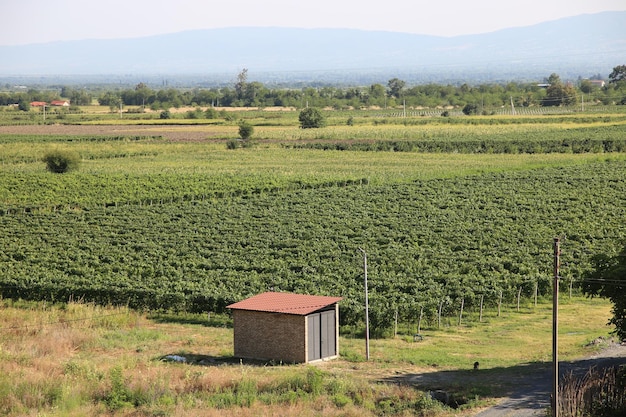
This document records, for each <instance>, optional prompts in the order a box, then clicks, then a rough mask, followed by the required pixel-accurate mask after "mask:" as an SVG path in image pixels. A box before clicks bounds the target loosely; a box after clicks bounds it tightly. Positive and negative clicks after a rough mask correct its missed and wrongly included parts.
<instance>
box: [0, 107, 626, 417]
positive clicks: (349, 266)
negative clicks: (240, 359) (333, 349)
mask: <svg viewBox="0 0 626 417" xmlns="http://www.w3.org/2000/svg"><path fill="white" fill-rule="evenodd" d="M125 116H126V115H125ZM296 116H297V115H296V114H295V112H291V113H289V112H285V113H284V114H283V113H280V114H276V113H275V112H272V113H270V112H262V111H257V112H246V113H244V112H239V113H236V115H235V116H233V117H230V118H229V119H228V120H226V119H224V120H222V119H219V120H218V119H215V120H213V119H211V120H202V119H200V120H194V121H185V122H183V121H182V119H173V120H171V121H167V123H166V124H164V123H163V122H161V121H158V120H156V119H153V120H147V119H145V118H143V119H142V118H141V117H139V116H138V117H133V119H132V120H130V117H129V118H125V119H122V120H119V119H115V117H114V115H111V114H105V115H98V114H97V113H95V112H94V113H91V114H81V115H77V117H76V118H75V120H73V119H72V118H73V116H68V117H67V119H65V120H64V123H67V124H63V125H61V124H57V123H51V124H40V125H20V123H17V122H19V121H12V122H11V123H6V124H7V126H0V229H1V230H2V233H1V234H0V247H2V251H0V316H2V318H3V322H6V323H7V324H6V326H4V327H3V328H2V329H0V330H2V332H0V370H1V371H2V372H1V373H0V414H1V413H6V414H7V415H11V416H17V415H25V414H27V415H34V413H40V414H41V413H44V414H46V415H189V414H196V413H197V415H244V416H246V415H263V414H271V413H274V414H275V415H319V414H326V415H367V416H370V415H371V416H379V415H408V414H409V413H412V412H414V411H415V412H417V410H420V411H419V412H422V413H423V414H424V415H442V416H444V415H445V416H450V415H464V414H463V413H467V414H469V413H471V412H472V409H475V408H476V407H481V406H485V405H487V404H489V403H490V402H493V398H497V397H500V396H502V395H506V393H507V392H508V391H510V390H511V389H512V384H514V382H511V379H510V375H511V373H516V374H519V373H521V374H524V373H525V372H535V371H538V370H542V369H543V368H544V367H545V365H544V364H543V363H544V362H545V361H547V358H548V357H549V343H547V342H546V340H547V339H549V333H550V323H551V321H550V318H551V317H550V303H549V297H550V296H551V280H552V271H553V269H552V268H553V265H552V261H553V258H552V256H553V254H552V241H553V238H554V237H557V236H559V237H561V238H562V242H561V250H562V255H561V261H562V264H561V277H562V280H561V289H562V291H563V297H562V298H563V307H562V312H563V329H562V333H561V338H562V342H563V344H562V350H563V352H562V353H563V355H564V357H566V358H567V359H575V358H578V357H580V356H581V355H585V354H588V353H590V352H591V350H593V348H590V347H586V346H585V345H587V344H588V343H589V342H590V341H591V340H593V339H594V338H597V337H598V336H607V333H608V331H609V330H610V329H609V328H608V327H606V326H605V323H606V322H607V320H608V318H609V315H610V313H609V310H610V305H609V303H608V302H607V301H606V300H589V299H583V298H582V297H580V291H579V284H580V282H581V279H582V278H583V276H584V274H585V272H586V271H588V270H589V269H590V268H591V260H592V258H593V256H594V255H596V254H601V253H606V254H614V253H616V252H617V251H618V250H619V249H621V247H623V244H624V242H625V240H626V221H624V219H626V199H625V198H624V196H625V195H626V150H625V148H624V141H625V136H624V133H625V132H626V117H625V116H624V115H623V113H619V112H613V113H611V114H596V113H593V114H582V113H581V114H567V115H538V116H519V117H513V116H497V115H496V116H489V117H487V116H476V117H449V118H443V117H423V116H420V115H418V116H415V117H408V118H397V117H395V118H394V117H391V116H390V115H382V116H381V115H380V114H378V113H376V112H360V111H352V112H335V113H333V112H328V114H327V116H328V120H329V123H328V127H325V128H321V129H300V128H298V126H297V117H296ZM349 117H351V118H353V120H352V122H353V123H352V125H348V124H347V123H346V120H347V119H348V118H349ZM242 118H245V119H246V120H247V121H248V122H249V123H251V124H253V125H254V128H255V131H254V135H253V139H252V141H253V145H252V146H250V147H237V148H236V149H228V146H227V145H228V143H229V141H232V140H233V139H236V138H237V135H238V132H237V121H238V120H240V119H242ZM104 119H106V120H104ZM176 122H180V123H176ZM0 124H1V122H0ZM51 150H65V151H71V152H75V153H76V154H78V155H80V160H81V161H80V166H79V168H78V169H77V170H76V171H73V172H69V173H65V174H53V173H50V172H48V171H47V170H46V166H45V164H44V163H43V162H42V157H43V156H44V155H45V154H46V153H47V152H49V151H51ZM361 249H363V250H365V251H366V252H367V255H368V278H369V301H370V310H369V311H370V320H371V323H370V325H371V330H372V335H373V336H374V337H375V339H374V340H373V341H372V360H371V362H364V359H363V357H364V348H363V339H362V335H363V329H364V326H363V298H364V296H363V273H364V271H363V257H362V256H363V254H362V252H361ZM266 290H274V291H293V292H299V293H314V294H322V295H334V296H341V297H343V301H342V302H341V303H340V324H341V328H340V331H341V347H340V353H341V356H342V358H343V359H341V360H339V361H337V362H335V363H336V365H333V366H332V367H328V368H325V369H312V368H309V367H303V368H301V367H291V366H254V365H247V364H245V365H244V364H243V363H240V364H239V363H237V364H233V363H232V360H233V358H232V346H231V340H232V330H230V329H229V328H228V326H229V324H230V318H229V317H228V314H227V310H226V309H225V306H226V305H228V304H229V303H231V302H234V301H238V300H241V299H243V298H245V297H248V296H251V295H254V294H257V293H259V292H261V291H266ZM570 292H571V294H572V295H571V296H570V295H569V293H570ZM535 297H536V298H535ZM20 300H37V301H38V302H39V303H30V302H26V301H20ZM77 300H78V301H79V303H75V302H70V303H68V301H77ZM535 300H538V301H535ZM57 303H58V304H57ZM103 306H107V307H103ZM481 306H484V309H485V311H484V314H483V310H482V308H481ZM207 313H210V315H209V317H208V321H205V319H207ZM148 316H149V317H148ZM581 318H584V320H582V319H581ZM177 323H185V324H182V325H181V324H177ZM530 330H532V331H530ZM418 331H419V332H421V333H422V334H423V335H424V336H425V339H424V340H423V341H422V342H415V341H414V340H413V334H415V333H417V332H418ZM394 334H397V335H398V337H392V336H393V335H394ZM520 345H523V346H527V347H528V349H526V350H525V351H524V352H520V350H519V346H520ZM487 346H488V347H489V349H486V347H487ZM167 354H180V355H186V356H187V357H189V358H197V359H199V360H200V359H204V360H210V361H217V362H218V365H219V366H213V365H214V364H215V363H214V362H211V365H210V366H208V367H207V366H194V367H191V366H187V365H184V366H181V365H179V364H169V363H163V362H161V361H159V360H158V359H160V358H161V357H163V356H164V355H167ZM61 356H62V357H63V358H64V360H59V359H58V358H59V357H61ZM120 358H122V359H121V360H120ZM476 360H480V362H481V364H482V366H483V367H484V372H485V374H483V373H482V372H483V371H482V370H481V374H480V375H488V378H485V379H484V380H481V379H473V380H472V381H474V382H473V383H472V384H470V385H471V386H469V385H468V384H465V385H463V384H460V382H459V381H461V380H464V381H465V380H467V378H470V377H472V378H477V377H476V375H474V374H471V371H466V369H468V367H469V366H471V364H472V363H473V362H474V361H476ZM15 364H17V365H15ZM529 364H530V365H529ZM222 365H224V366H222ZM25 369H28V371H26V370H25ZM435 369H437V370H439V371H440V372H438V373H437V376H441V377H443V376H445V375H448V376H452V377H453V379H452V380H450V381H447V382H446V383H444V384H443V387H444V388H446V389H449V390H450V391H451V392H454V393H455V394H456V395H458V397H459V398H462V399H463V401H464V402H466V404H465V405H464V407H465V408H461V409H459V410H451V409H448V408H445V407H442V406H441V405H438V403H436V401H433V400H432V399H431V398H430V397H429V396H427V395H425V394H424V393H423V392H421V391H418V390H417V389H415V388H413V387H408V386H406V385H404V383H405V382H407V381H408V379H407V378H410V374H409V373H416V374H417V373H423V372H433V370H435ZM481 369H482V368H481ZM441 370H444V371H445V372H441ZM449 371H454V372H452V373H450V372H449ZM405 373H406V374H407V375H404V374H405ZM486 380H489V381H490V382H488V383H486V382H485V381H486ZM494 381H495V382H494ZM391 382H400V383H401V384H398V385H396V384H391ZM424 388H425V389H432V388H440V386H437V387H434V386H429V385H428V386H425V387H424ZM133 413H134V414H133ZM403 413H404V414H403Z"/></svg>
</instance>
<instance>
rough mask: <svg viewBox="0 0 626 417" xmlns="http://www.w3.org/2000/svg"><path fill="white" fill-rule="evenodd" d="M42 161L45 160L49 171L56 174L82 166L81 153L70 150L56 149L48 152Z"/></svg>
mask: <svg viewBox="0 0 626 417" xmlns="http://www.w3.org/2000/svg"><path fill="white" fill-rule="evenodd" d="M42 161H43V162H45V164H46V168H47V169H48V171H50V172H53V173H55V174H62V173H65V172H70V171H75V170H77V169H78V167H79V166H80V161H81V158H80V155H79V154H78V153H76V152H73V151H69V150H60V149H55V150H53V151H50V152H48V153H46V154H45V155H44V156H43V158H42Z"/></svg>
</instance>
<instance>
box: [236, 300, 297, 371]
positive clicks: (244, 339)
mask: <svg viewBox="0 0 626 417" xmlns="http://www.w3.org/2000/svg"><path fill="white" fill-rule="evenodd" d="M233 327H234V345H235V346H234V348H235V356H236V357H239V358H249V359H264V360H275V361H283V362H287V363H293V362H297V363H300V362H306V352H307V351H306V316H298V315H293V314H281V313H264V312H258V311H247V310H233Z"/></svg>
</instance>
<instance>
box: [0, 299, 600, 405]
mask: <svg viewBox="0 0 626 417" xmlns="http://www.w3.org/2000/svg"><path fill="white" fill-rule="evenodd" d="M609 308H610V306H609V304H608V303H607V302H606V301H603V300H589V299H585V298H580V297H574V298H572V299H571V300H570V299H568V298H567V297H564V298H563V299H562V303H561V308H560V319H561V329H560V333H559V334H560V346H561V349H560V353H561V354H562V357H561V359H562V360H576V359H579V358H582V357H585V356H588V355H590V354H591V353H593V352H595V350H596V349H598V347H597V346H596V347H588V346H587V345H588V342H589V341H591V340H592V339H595V338H597V337H598V336H606V335H607V330H608V329H607V327H606V326H605V323H606V320H607V318H608V314H609ZM550 310H551V304H550V300H549V299H546V300H540V303H539V305H538V306H537V307H535V306H534V305H530V304H528V305H523V306H522V307H521V309H520V311H517V309H516V308H515V307H514V306H511V305H507V306H506V308H504V309H503V312H502V315H501V316H500V317H497V316H496V312H495V311H494V310H491V309H490V310H488V311H486V313H485V320H484V322H482V323H479V322H478V321H477V317H475V312H472V311H469V312H468V316H467V322H466V323H465V324H462V325H461V326H458V325H457V324H454V323H449V324H447V325H446V327H445V328H442V329H439V330H438V329H436V328H434V327H433V326H428V328H426V329H425V331H424V332H423V334H424V336H425V339H424V340H423V341H421V342H413V341H412V339H411V340H409V337H408V336H409V335H408V334H404V333H402V334H400V335H399V336H398V337H397V338H395V339H394V338H388V339H373V340H372V341H371V360H370V361H365V360H364V340H363V339H362V338H360V339H355V338H352V337H349V338H346V337H341V338H340V351H341V355H342V357H341V358H340V359H338V360H335V361H330V362H326V363H323V364H320V365H319V366H317V367H311V366H307V365H280V364H262V363H253V362H247V361H244V362H240V361H238V360H236V359H235V358H232V338H233V333H232V329H231V328H230V327H228V326H227V327H223V326H222V325H223V323H225V320H226V321H228V318H227V317H226V316H216V317H213V318H212V319H213V321H211V322H208V321H207V317H206V316H202V315H189V314H187V315H180V316H177V315H172V314H170V315H161V316H157V317H155V319H150V318H148V317H146V316H144V315H142V314H139V313H137V312H132V311H129V310H127V309H123V308H122V309H107V308H102V307H96V306H92V305H86V304H76V303H70V304H55V305H50V304H43V303H26V302H13V301H9V300H4V301H1V302H0V319H1V321H2V323H3V331H2V333H0V382H1V383H0V387H2V388H0V393H2V394H3V395H2V396H0V411H2V414H3V415H6V416H10V417H13V416H18V415H19V416H21V415H30V414H33V413H39V414H45V415H48V416H79V415H94V416H99V415H102V416H105V415H119V416H125V415H137V414H140V415H172V416H183V415H215V413H219V414H221V415H239V416H252V415H259V414H268V413H274V414H280V415H287V416H295V415H299V416H302V415H305V416H308V415H316V414H319V413H323V414H325V415H330V416H339V415H346V413H347V414H348V415H361V416H364V417H367V416H381V415H406V414H403V413H406V412H407V411H408V410H411V414H413V413H416V412H418V411H419V410H424V412H428V413H430V414H428V415H438V416H441V417H444V416H452V415H458V413H459V412H460V410H452V409H449V408H447V407H443V406H442V405H441V404H439V403H437V402H432V401H431V400H429V399H428V398H426V397H424V394H423V391H428V390H433V389H444V390H447V391H448V392H449V393H451V394H452V395H453V396H454V397H455V398H456V399H457V400H459V401H461V402H462V403H465V404H466V405H464V406H463V407H462V408H463V409H466V410H472V409H473V408H475V407H482V406H485V405H487V404H492V403H493V402H494V401H495V400H496V399H497V398H498V397H499V396H501V395H506V393H507V392H508V391H510V390H511V389H512V388H514V387H515V384H517V383H520V382H521V383H523V381H524V378H526V377H528V376H530V375H533V374H534V373H536V372H541V371H545V369H546V368H547V367H549V362H550V360H551V356H550V355H551V353H550V347H551V311H550ZM340 311H341V310H340ZM102 317H111V318H116V319H115V321H113V322H103V321H101V318H102ZM581 317H584V318H585V320H582V321H581V320H580V318H581ZM212 323H214V324H219V325H218V327H214V326H213V324H212ZM171 354H176V355H181V356H184V357H186V358H187V359H188V360H189V363H186V364H178V363H175V362H167V361H162V360H161V358H163V357H164V356H166V355H171ZM474 361H480V364H481V365H480V371H478V372H476V371H472V369H471V368H472V364H473V362H474ZM412 385H415V387H414V386H412ZM133 413H134V414H133Z"/></svg>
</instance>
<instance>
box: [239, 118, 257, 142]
mask: <svg viewBox="0 0 626 417" xmlns="http://www.w3.org/2000/svg"><path fill="white" fill-rule="evenodd" d="M253 133H254V127H253V126H252V125H251V124H250V123H248V122H246V121H245V120H242V121H241V122H239V136H240V137H241V139H243V140H247V139H250V137H251V136H252V134H253Z"/></svg>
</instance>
